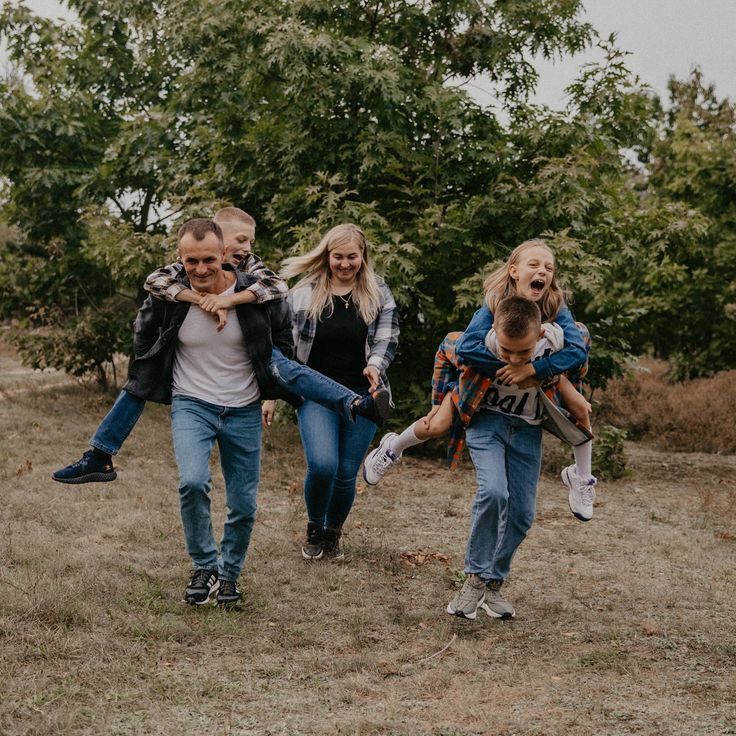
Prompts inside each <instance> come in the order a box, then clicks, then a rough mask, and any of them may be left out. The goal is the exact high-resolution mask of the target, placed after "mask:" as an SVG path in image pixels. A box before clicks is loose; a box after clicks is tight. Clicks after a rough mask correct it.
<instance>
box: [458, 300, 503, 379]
mask: <svg viewBox="0 0 736 736" xmlns="http://www.w3.org/2000/svg"><path fill="white" fill-rule="evenodd" d="M491 327H493V314H492V313H491V310H490V309H488V307H487V306H485V305H483V306H482V307H481V308H480V309H479V310H478V311H477V312H476V313H475V314H474V315H473V319H471V320H470V324H469V325H468V326H467V327H466V328H465V332H464V333H463V335H462V337H461V338H460V339H459V340H458V341H457V345H456V347H455V353H456V355H457V357H458V358H459V360H460V362H461V363H463V364H464V365H469V366H470V367H471V368H474V369H475V370H476V371H478V373H480V374H482V375H484V376H486V377H487V378H493V377H495V375H496V371H497V370H498V369H499V368H501V366H503V365H505V363H502V362H501V361H500V360H499V359H498V358H496V357H495V356H494V355H491V353H489V352H488V348H486V343H485V340H486V335H487V334H488V331H489V330H490V329H491Z"/></svg>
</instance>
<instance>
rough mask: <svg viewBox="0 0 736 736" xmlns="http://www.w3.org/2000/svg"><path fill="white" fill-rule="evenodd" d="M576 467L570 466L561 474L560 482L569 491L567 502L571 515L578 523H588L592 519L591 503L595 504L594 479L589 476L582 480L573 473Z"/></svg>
mask: <svg viewBox="0 0 736 736" xmlns="http://www.w3.org/2000/svg"><path fill="white" fill-rule="evenodd" d="M575 471H576V467H575V466H574V465H570V466H568V467H567V468H565V469H564V470H563V471H562V473H561V476H562V482H563V483H564V484H565V485H566V486H567V489H568V491H569V493H568V495H567V502H568V503H569V504H570V511H572V515H573V516H574V517H575V518H577V519H580V521H590V520H591V519H592V518H593V503H594V502H595V484H596V482H597V481H596V479H595V478H594V477H593V476H591V477H590V479H589V480H583V479H582V478H580V477H579V476H578V474H577V473H576V472H575Z"/></svg>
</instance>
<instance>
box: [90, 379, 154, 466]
mask: <svg viewBox="0 0 736 736" xmlns="http://www.w3.org/2000/svg"><path fill="white" fill-rule="evenodd" d="M145 407H146V400H145V399H139V398H138V397H137V396H133V394H129V393H128V392H127V391H126V390H125V389H123V390H122V391H121V392H120V393H119V394H118V398H117V399H116V400H115V403H114V404H113V405H112V409H110V411H109V412H107V414H106V415H105V418H104V419H103V420H102V421H101V422H100V425H99V426H98V427H97V429H96V430H95V433H94V434H93V435H92V437H91V439H90V441H89V444H90V445H92V447H96V448H97V449H98V450H102V452H106V453H107V454H108V455H117V454H118V452H119V450H120V448H121V447H122V445H123V442H125V440H126V439H127V437H128V435H129V434H130V433H131V431H132V429H133V427H135V424H136V422H137V421H138V420H139V419H140V416H141V414H143V409H145Z"/></svg>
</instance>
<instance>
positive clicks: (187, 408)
mask: <svg viewBox="0 0 736 736" xmlns="http://www.w3.org/2000/svg"><path fill="white" fill-rule="evenodd" d="M171 429H172V435H173V439H174V453H175V454H176V463H177V465H178V466H179V504H180V508H181V521H182V525H183V527H184V537H185V539H186V544H187V552H188V553H189V556H190V557H191V558H192V562H193V563H194V567H196V568H202V569H205V570H214V569H218V570H219V573H220V577H221V578H223V579H225V580H237V579H238V576H239V575H240V571H241V570H242V567H243V561H244V560H245V553H246V552H247V551H248V544H249V542H250V535H251V531H252V530H253V523H254V521H255V518H256V492H257V490H258V479H259V473H260V459H261V404H260V402H256V403H254V404H249V405H248V406H245V407H240V408H229V407H225V406H216V405H214V404H209V403H207V402H206V401H200V400H199V399H193V398H191V397H188V396H174V398H173V400H172V404H171ZM215 440H217V444H218V446H219V448H220V465H221V467H222V474H223V476H224V478H225V498H226V501H227V519H226V521H225V530H224V532H223V535H222V541H221V543H220V557H219V558H218V555H217V545H216V543H215V538H214V535H213V533H212V518H211V515H210V488H211V477H210V454H211V453H212V446H213V445H214V444H215Z"/></svg>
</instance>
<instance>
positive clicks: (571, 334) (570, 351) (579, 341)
mask: <svg viewBox="0 0 736 736" xmlns="http://www.w3.org/2000/svg"><path fill="white" fill-rule="evenodd" d="M555 322H556V323H557V324H558V325H559V326H560V327H562V332H563V335H564V338H565V345H564V347H563V348H562V350H560V351H559V352H557V353H552V355H550V356H549V357H548V358H539V359H538V360H535V361H534V362H533V363H532V365H533V366H534V371H535V372H536V374H537V378H538V379H539V380H541V381H545V380H547V379H548V378H550V377H551V376H556V375H558V374H560V373H565V372H566V371H569V370H572V369H573V368H577V367H578V366H580V365H583V363H585V361H586V360H587V359H588V351H587V349H586V347H585V341H584V340H583V336H582V335H581V334H580V330H579V329H578V328H577V325H576V324H575V319H574V318H573V316H572V313H571V312H570V310H569V309H568V308H567V307H566V306H565V305H563V306H562V307H561V308H560V311H559V313H558V315H557V319H555Z"/></svg>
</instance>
